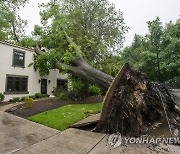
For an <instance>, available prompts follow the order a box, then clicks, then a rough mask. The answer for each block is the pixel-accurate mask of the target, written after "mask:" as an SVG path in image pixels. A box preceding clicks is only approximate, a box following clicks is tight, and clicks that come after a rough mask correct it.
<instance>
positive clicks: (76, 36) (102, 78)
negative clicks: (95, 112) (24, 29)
mask: <svg viewBox="0 0 180 154" xmlns="http://www.w3.org/2000/svg"><path fill="white" fill-rule="evenodd" d="M61 6H62V7H61ZM42 7H43V8H44V10H41V15H42V21H41V22H42V25H43V26H42V27H40V26H35V31H34V35H35V36H37V38H40V41H39V42H38V43H39V44H40V45H42V46H45V47H47V48H48V50H46V52H44V51H42V50H41V48H39V47H38V46H37V47H36V53H37V55H36V56H35V61H34V67H35V68H36V69H39V71H40V74H41V75H45V74H48V73H49V69H54V68H57V69H59V70H60V72H62V71H63V72H66V73H69V74H71V75H72V76H74V77H78V78H81V79H83V80H84V81H88V82H89V83H95V84H97V85H99V86H100V87H101V88H103V89H106V90H107V89H108V88H109V87H110V88H109V90H108V92H107V95H106V99H105V102H104V107H103V111H102V115H101V119H100V122H99V123H98V125H97V128H96V131H98V132H105V133H113V132H120V133H122V134H123V135H132V136H136V135H140V134H141V133H143V131H144V130H145V129H146V127H147V125H151V124H152V123H153V122H159V121H160V120H161V119H163V118H164V117H165V115H167V116H168V117H169V118H176V117H178V116H177V114H178V110H177V109H176V107H175V104H174V102H173V101H172V99H171V96H170V95H169V93H168V91H167V90H166V89H165V88H164V87H163V86H161V85H159V84H156V83H153V82H151V81H149V80H147V79H146V78H145V77H144V76H143V75H142V74H141V73H140V72H137V71H133V70H132V69H131V68H130V67H129V65H128V64H125V66H124V67H123V70H122V71H121V72H120V73H119V74H118V76H117V77H116V78H115V80H114V82H113V83H112V81H113V79H114V78H113V77H112V76H110V75H108V74H106V73H104V72H103V71H100V70H98V69H97V68H103V65H105V63H107V61H106V59H107V57H108V56H109V57H113V55H118V52H119V51H120V47H121V44H122V42H123V34H124V33H125V31H126V30H127V27H126V26H124V21H123V18H122V13H121V12H120V11H119V12H117V11H116V10H115V7H114V5H112V4H110V3H108V1H107V0H97V1H94V0H88V1H70V0H67V1H63V2H62V4H61V5H59V4H58V1H51V2H50V3H48V4H47V5H44V4H42ZM49 19H50V20H52V23H51V26H49V24H48V20H49ZM68 34H69V35H70V36H71V37H72V38H73V39H72V38H71V37H69V36H68ZM75 42H76V43H77V44H78V45H81V47H80V46H78V45H77V44H76V43H75ZM108 50H109V51H108ZM112 53H113V54H112ZM109 59H110V58H109ZM102 61H103V62H104V63H102ZM99 62H100V63H101V65H100V67H97V68H95V67H93V66H97V65H99ZM116 62H118V60H117V61H116ZM92 64H93V65H92ZM111 69H113V66H112V67H111ZM104 70H105V69H104ZM111 83H112V85H111ZM110 85H111V86H110ZM170 116H171V117H170ZM168 121H169V120H168Z"/></svg>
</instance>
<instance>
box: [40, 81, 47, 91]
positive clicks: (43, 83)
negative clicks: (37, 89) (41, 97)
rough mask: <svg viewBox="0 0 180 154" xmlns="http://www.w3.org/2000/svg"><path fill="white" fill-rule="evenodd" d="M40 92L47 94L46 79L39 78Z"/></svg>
mask: <svg viewBox="0 0 180 154" xmlns="http://www.w3.org/2000/svg"><path fill="white" fill-rule="evenodd" d="M41 94H47V79H41Z"/></svg>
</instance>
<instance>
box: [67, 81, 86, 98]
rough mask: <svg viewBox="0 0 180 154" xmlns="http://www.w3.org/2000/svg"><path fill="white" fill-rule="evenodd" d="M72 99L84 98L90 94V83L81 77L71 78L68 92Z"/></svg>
mask: <svg viewBox="0 0 180 154" xmlns="http://www.w3.org/2000/svg"><path fill="white" fill-rule="evenodd" d="M68 95H69V98H71V99H75V100H76V99H82V98H85V97H87V96H88V95H89V93H88V84H87V83H85V82H83V81H81V80H80V79H77V78H76V79H74V78H71V84H70V90H69V92H68Z"/></svg>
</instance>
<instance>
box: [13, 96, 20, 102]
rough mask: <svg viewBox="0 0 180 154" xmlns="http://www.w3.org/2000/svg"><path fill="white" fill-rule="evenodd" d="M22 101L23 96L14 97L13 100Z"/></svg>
mask: <svg viewBox="0 0 180 154" xmlns="http://www.w3.org/2000/svg"><path fill="white" fill-rule="evenodd" d="M20 101H21V98H20V97H14V98H13V99H12V102H20Z"/></svg>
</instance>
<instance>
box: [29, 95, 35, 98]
mask: <svg viewBox="0 0 180 154" xmlns="http://www.w3.org/2000/svg"><path fill="white" fill-rule="evenodd" d="M28 97H29V98H32V99H36V96H35V95H31V96H28Z"/></svg>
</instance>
